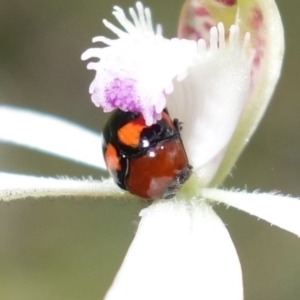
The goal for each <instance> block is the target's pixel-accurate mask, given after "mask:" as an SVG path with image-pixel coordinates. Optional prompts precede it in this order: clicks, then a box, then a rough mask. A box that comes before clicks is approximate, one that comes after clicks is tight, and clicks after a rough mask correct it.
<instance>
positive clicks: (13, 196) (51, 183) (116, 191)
mask: <svg viewBox="0 0 300 300" xmlns="http://www.w3.org/2000/svg"><path fill="white" fill-rule="evenodd" d="M0 182H1V185H0V201H12V200H18V199H25V198H27V197H33V198H41V197H61V196H73V197H83V196H85V197H97V198H102V199H103V198H106V197H114V198H116V197H118V198H120V197H125V196H126V197H127V198H128V194H127V193H125V192H124V191H123V190H121V189H120V188H118V187H117V186H116V185H115V183H114V182H113V180H112V179H108V180H102V181H100V180H92V179H82V180H79V179H68V178H60V179H56V178H42V177H35V176H26V175H19V174H10V173H1V172H0Z"/></svg>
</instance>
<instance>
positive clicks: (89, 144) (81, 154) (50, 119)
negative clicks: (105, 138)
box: [0, 106, 106, 169]
mask: <svg viewBox="0 0 300 300" xmlns="http://www.w3.org/2000/svg"><path fill="white" fill-rule="evenodd" d="M1 141H2V142H5V143H11V144H16V145H19V146H23V147H27V148H32V149H34V150H39V151H42V152H46V153H49V154H52V155H57V156H60V157H63V158H66V159H70V160H74V161H76V162H79V163H83V164H86V165H89V166H92V167H96V168H101V169H106V167H105V163H104V160H103V157H102V144H101V136H100V135H99V134H97V133H94V132H92V131H90V130H88V129H85V128H84V127H82V126H80V125H77V124H74V123H71V122H68V121H65V120H62V119H60V118H57V117H54V116H50V115H47V114H43V113H39V112H34V111H31V110H27V109H21V108H15V107H10V106H0V142H1Z"/></svg>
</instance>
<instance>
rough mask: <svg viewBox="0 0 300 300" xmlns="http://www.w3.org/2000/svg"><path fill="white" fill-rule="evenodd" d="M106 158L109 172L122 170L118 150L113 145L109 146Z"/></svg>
mask: <svg viewBox="0 0 300 300" xmlns="http://www.w3.org/2000/svg"><path fill="white" fill-rule="evenodd" d="M104 158H105V162H106V166H107V169H108V170H116V171H117V170H118V171H119V170H121V165H120V161H119V158H118V153H117V150H116V148H115V147H114V146H113V145H112V144H108V145H107V147H106V150H105V156H104Z"/></svg>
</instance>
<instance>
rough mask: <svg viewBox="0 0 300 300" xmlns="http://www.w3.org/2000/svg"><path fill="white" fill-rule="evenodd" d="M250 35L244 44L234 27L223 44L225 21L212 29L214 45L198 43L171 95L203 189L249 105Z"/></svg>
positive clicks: (169, 104)
mask: <svg viewBox="0 0 300 300" xmlns="http://www.w3.org/2000/svg"><path fill="white" fill-rule="evenodd" d="M248 42H249V35H246V37H245V38H244V39H242V41H241V40H240V35H239V29H238V27H237V26H232V27H231V29H230V33H229V41H228V42H227V43H225V31H224V26H223V24H222V23H219V24H218V27H212V29H211V36H210V45H208V47H207V46H206V45H205V41H203V40H200V41H199V42H198V57H197V59H195V60H194V64H193V65H192V66H191V67H189V68H188V70H187V77H186V79H185V80H183V81H181V82H176V81H175V82H174V92H173V93H172V94H170V95H168V96H167V107H168V109H169V111H170V115H171V116H172V117H175V118H178V119H179V120H180V121H181V122H182V123H183V129H182V132H181V135H182V140H183V143H184V145H185V148H186V152H187V155H188V158H189V161H190V164H191V165H192V166H193V168H194V170H195V172H196V174H197V175H198V176H199V177H200V178H201V180H202V182H203V184H204V185H206V184H207V183H209V181H210V180H211V178H212V176H213V175H214V172H215V171H216V170H217V168H218V164H219V163H220V161H221V160H222V157H220V154H222V155H223V153H224V149H225V148H226V146H227V144H228V143H229V141H230V139H231V137H232V135H233V133H234V131H235V129H236V125H237V123H238V121H239V118H240V116H241V113H242V111H243V109H244V107H245V106H246V104H247V100H248V99H249V95H250V85H251V58H252V51H251V50H250V49H249V47H247V43H248Z"/></svg>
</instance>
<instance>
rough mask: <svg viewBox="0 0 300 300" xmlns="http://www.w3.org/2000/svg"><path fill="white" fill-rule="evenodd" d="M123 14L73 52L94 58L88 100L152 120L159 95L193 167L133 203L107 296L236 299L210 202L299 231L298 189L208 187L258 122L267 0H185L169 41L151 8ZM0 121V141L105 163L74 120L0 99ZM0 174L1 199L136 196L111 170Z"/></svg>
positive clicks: (267, 56)
mask: <svg viewBox="0 0 300 300" xmlns="http://www.w3.org/2000/svg"><path fill="white" fill-rule="evenodd" d="M129 13H130V16H131V19H132V21H131V20H130V19H128V18H127V17H126V15H125V13H124V12H123V10H122V9H120V8H119V7H115V9H114V12H113V14H114V15H115V17H116V18H117V20H118V21H119V23H120V24H121V26H122V27H123V28H124V30H121V29H119V28H117V27H116V26H114V25H112V24H111V23H109V22H108V21H104V24H105V25H106V26H107V27H108V28H109V29H111V30H112V31H113V32H114V33H116V34H117V36H118V38H117V39H115V40H110V39H107V38H105V37H96V38H95V39H94V42H102V43H105V44H106V45H107V47H104V48H94V49H89V50H87V51H86V52H85V53H84V54H83V59H89V58H91V57H97V58H100V61H99V62H94V63H89V65H88V66H89V68H90V69H95V70H96V77H95V80H94V81H93V83H92V85H91V87H90V92H91V94H92V100H93V102H94V103H95V104H96V106H101V107H102V108H103V109H104V111H111V110H113V109H114V108H121V109H123V110H125V111H126V110H134V111H139V112H141V113H142V114H143V116H144V118H145V120H146V122H147V124H152V123H155V122H156V120H158V119H159V118H160V114H161V112H162V110H163V108H164V107H165V106H167V107H168V109H169V111H170V115H171V116H172V118H178V119H179V120H180V121H181V122H183V129H182V132H181V135H182V140H183V143H184V145H185V148H186V152H187V155H188V159H189V162H190V164H191V165H192V166H193V175H192V177H191V179H190V180H188V181H187V182H186V184H185V185H184V186H183V188H182V190H181V191H180V192H179V193H178V194H177V196H176V197H174V198H173V199H169V200H157V201H154V202H153V203H152V204H151V205H150V206H149V207H147V208H145V209H143V210H142V211H141V213H140V217H141V221H140V224H139V227H138V230H137V233H136V236H135V238H134V240H133V242H132V245H131V246H130V248H129V250H128V253H127V254H126V257H125V259H124V262H123V264H122V266H121V268H120V270H119V272H118V274H117V276H116V278H115V280H114V282H113V284H112V286H111V288H110V290H109V291H108V293H107V295H106V297H105V299H106V300H119V299H130V300H148V299H149V300H150V299H151V300H153V299H156V300H160V299H161V300H165V299H172V300H176V299H178V300H179V299H180V300H182V299H187V300H193V299H206V300H208V299H231V300H235V299H243V285H242V272H241V267H240V262H239V259H238V256H237V253H236V250H235V248H234V245H233V243H232V241H231V238H230V236H229V234H228V232H227V230H226V227H225V226H224V224H223V223H222V221H221V220H220V218H219V217H218V216H217V215H216V214H215V212H214V210H213V208H212V204H213V203H223V204H225V205H227V206H232V207H236V208H238V209H241V210H243V211H245V212H248V213H250V214H252V215H254V216H256V217H258V218H260V219H264V220H266V221H268V222H270V223H271V224H273V225H277V226H279V227H281V228H283V229H285V230H288V231H290V232H292V233H294V234H296V235H298V236H299V235H300V218H299V215H300V202H299V200H298V199H295V198H292V197H285V196H281V195H276V194H272V193H247V192H243V191H241V192H239V191H234V190H230V191H226V190H221V189H218V188H217V186H218V185H219V184H221V183H222V181H223V180H224V178H225V176H226V175H227V174H228V173H229V172H230V170H231V168H232V166H233V165H234V163H235V161H236V160H237V158H238V156H239V154H240V153H241V151H242V149H243V148H244V146H245V145H246V143H247V142H248V141H249V139H250V137H251V135H252V134H253V131H254V130H255V128H256V127H257V125H258V123H259V121H260V119H261V117H262V115H263V113H264V111H265V109H266V107H267V105H268V103H269V101H270V98H271V96H272V93H273V91H274V88H275V85H276V83H277V80H278V77H279V75H280V70H281V63H282V57H283V52H284V42H283V29H282V24H281V20H280V16H279V13H278V10H277V7H276V4H275V2H274V1H273V0H257V1H254V0H253V1H251V0H243V1H242V0H240V1H235V0H232V1H228V0H226V1H222V0H206V1H201V0H188V1H186V3H185V5H184V8H183V11H182V15H181V21H180V25H179V31H178V35H179V39H171V40H168V39H166V38H164V37H163V36H162V33H161V29H160V27H158V28H157V29H156V30H154V29H153V27H152V22H151V14H150V10H149V9H147V8H146V9H144V7H143V6H142V4H141V3H139V2H138V3H137V5H136V10H134V9H132V8H131V9H130V10H129ZM250 36H251V37H250ZM158 69H159V72H157V70H158ZM116 80H118V84H117V85H116ZM124 86H125V87H126V89H127V90H126V93H125V92H124V91H125V90H124ZM128 87H129V91H128ZM124 95H125V96H126V97H125V96H124ZM128 95H129V96H128ZM127 96H128V97H127ZM16 120H17V121H16ZM18 124H22V126H19V125H18ZM0 128H1V130H0V140H2V141H3V142H7V143H15V144H18V145H23V146H27V147H31V148H34V149H37V150H39V151H45V152H48V153H51V154H54V155H60V156H62V157H65V158H68V159H72V160H74V161H77V162H81V163H85V164H87V165H91V166H96V167H98V168H105V164H104V161H103V160H102V159H101V157H100V156H101V155H100V153H101V136H100V135H99V134H96V133H93V132H90V131H88V130H86V129H84V128H81V127H80V126H78V125H76V124H71V123H68V122H66V121H63V120H59V119H57V118H55V117H52V116H48V115H43V114H39V113H35V112H32V111H26V110H22V109H17V108H12V107H5V106H1V107H0ZM66 136H67V137H68V139H67V140H66V139H65V137H66ZM141 176H142V174H141ZM0 179H1V180H0V182H1V186H0V199H2V200H3V201H11V200H15V199H24V198H26V197H45V196H65V195H74V196H92V197H112V198H115V197H118V198H122V197H132V198H134V196H132V195H130V194H129V193H128V192H125V191H123V190H121V189H119V188H118V187H117V186H116V185H115V184H114V183H113V181H112V180H111V179H107V180H102V181H95V180H92V179H88V180H73V179H52V178H38V177H33V176H26V175H18V174H7V173H0Z"/></svg>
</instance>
